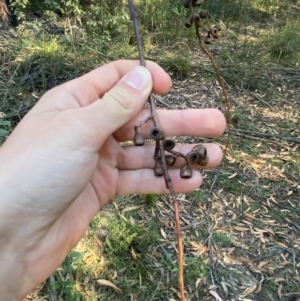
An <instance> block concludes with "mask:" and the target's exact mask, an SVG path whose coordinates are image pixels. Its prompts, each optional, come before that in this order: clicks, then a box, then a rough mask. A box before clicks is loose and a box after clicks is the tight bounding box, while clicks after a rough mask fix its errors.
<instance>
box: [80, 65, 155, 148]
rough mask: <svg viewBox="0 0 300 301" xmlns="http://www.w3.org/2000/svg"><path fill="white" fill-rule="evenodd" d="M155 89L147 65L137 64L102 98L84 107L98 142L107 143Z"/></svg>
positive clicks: (90, 127)
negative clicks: (110, 136) (109, 137)
mask: <svg viewBox="0 0 300 301" xmlns="http://www.w3.org/2000/svg"><path fill="white" fill-rule="evenodd" d="M151 90H152V77H151V73H150V72H149V70H148V69H147V68H145V67H142V66H137V67H135V68H134V69H133V70H132V71H130V72H129V73H127V74H126V75H125V76H124V77H123V78H122V79H121V80H120V81H119V82H118V83H117V84H116V85H115V86H114V87H113V88H112V89H111V90H110V91H108V92H107V93H106V94H104V96H103V97H102V98H101V99H98V100H97V101H95V102H94V103H93V104H91V105H89V106H87V107H85V108H83V109H84V111H85V112H82V113H83V114H84V116H81V117H82V118H83V119H82V120H84V121H85V122H86V124H87V125H88V127H89V132H90V133H91V137H97V143H100V145H101V144H103V143H104V141H105V140H106V139H107V137H108V136H109V135H110V134H112V133H113V132H115V131H116V130H117V129H118V128H120V127H121V126H123V125H124V124H125V123H127V122H128V121H129V120H130V119H131V118H133V117H134V116H135V115H136V114H137V113H138V112H139V111H140V110H141V109H142V107H143V105H144V104H145V101H146V100H147V98H148V96H149V95H150V93H151ZM98 147H99V145H98Z"/></svg>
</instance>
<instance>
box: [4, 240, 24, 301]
mask: <svg viewBox="0 0 300 301" xmlns="http://www.w3.org/2000/svg"><path fill="white" fill-rule="evenodd" d="M21 258H22V255H21V254H18V253H17V250H16V249H14V247H13V246H12V245H10V243H9V242H8V241H7V240H5V239H3V238H2V237H0V266H1V269H0V296H1V297H0V299H1V301H20V300H23V297H25V296H26V294H27V293H28V292H29V291H30V288H29V286H28V285H29V283H28V280H26V276H25V275H26V271H25V270H24V268H23V264H22V259H21Z"/></svg>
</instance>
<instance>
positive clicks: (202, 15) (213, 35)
mask: <svg viewBox="0 0 300 301" xmlns="http://www.w3.org/2000/svg"><path fill="white" fill-rule="evenodd" d="M203 2H204V0H185V1H184V3H183V6H184V7H185V8H188V9H189V17H188V18H187V19H186V20H185V23H184V25H185V27H187V28H190V27H192V25H193V24H195V26H196V28H197V29H198V28H200V27H202V23H201V19H206V18H207V17H208V10H206V9H203V10H201V11H200V12H199V13H197V12H196V11H195V7H197V6H201V5H202V4H203ZM219 31H221V25H220V24H216V25H214V26H213V27H212V28H211V29H210V30H208V31H207V35H206V37H205V38H204V43H205V44H211V42H212V40H213V39H219V37H220V35H219Z"/></svg>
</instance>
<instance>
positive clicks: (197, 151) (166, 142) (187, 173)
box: [133, 126, 209, 179]
mask: <svg viewBox="0 0 300 301" xmlns="http://www.w3.org/2000/svg"><path fill="white" fill-rule="evenodd" d="M138 128H139V127H138V126H135V127H134V131H135V134H134V138H133V142H134V145H136V146H142V145H144V144H145V138H144V137H143V136H142V134H141V133H140V132H139V131H138ZM150 137H151V138H152V139H153V140H154V141H155V143H156V146H155V151H154V156H153V158H154V160H155V165H154V175H155V176H163V175H164V169H163V166H162V158H161V153H160V146H159V143H160V141H162V145H163V149H164V151H165V152H167V153H169V154H163V156H165V159H166V165H167V167H172V166H174V164H175V162H176V159H177V158H178V157H181V158H183V159H184V164H183V166H182V167H181V169H180V177H181V178H183V179H189V178H191V177H192V175H193V170H192V165H194V164H198V165H200V166H205V165H207V163H208V159H209V158H208V156H207V151H206V148H205V147H204V146H203V145H202V144H197V145H196V146H194V147H193V149H192V150H191V151H190V152H189V153H188V154H186V155H183V154H182V153H180V152H178V151H175V150H174V148H175V146H176V142H175V140H174V139H173V138H169V137H165V135H164V132H163V131H162V130H161V129H160V128H158V127H154V128H153V129H152V130H151V131H150Z"/></svg>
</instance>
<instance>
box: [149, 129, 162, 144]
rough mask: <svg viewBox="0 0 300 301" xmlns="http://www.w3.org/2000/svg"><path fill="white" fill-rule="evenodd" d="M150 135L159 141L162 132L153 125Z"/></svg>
mask: <svg viewBox="0 0 300 301" xmlns="http://www.w3.org/2000/svg"><path fill="white" fill-rule="evenodd" d="M150 136H151V138H152V139H153V140H154V141H159V140H161V139H163V138H164V132H163V131H162V130H161V129H160V128H158V127H154V128H153V129H152V130H151V131H150Z"/></svg>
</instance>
